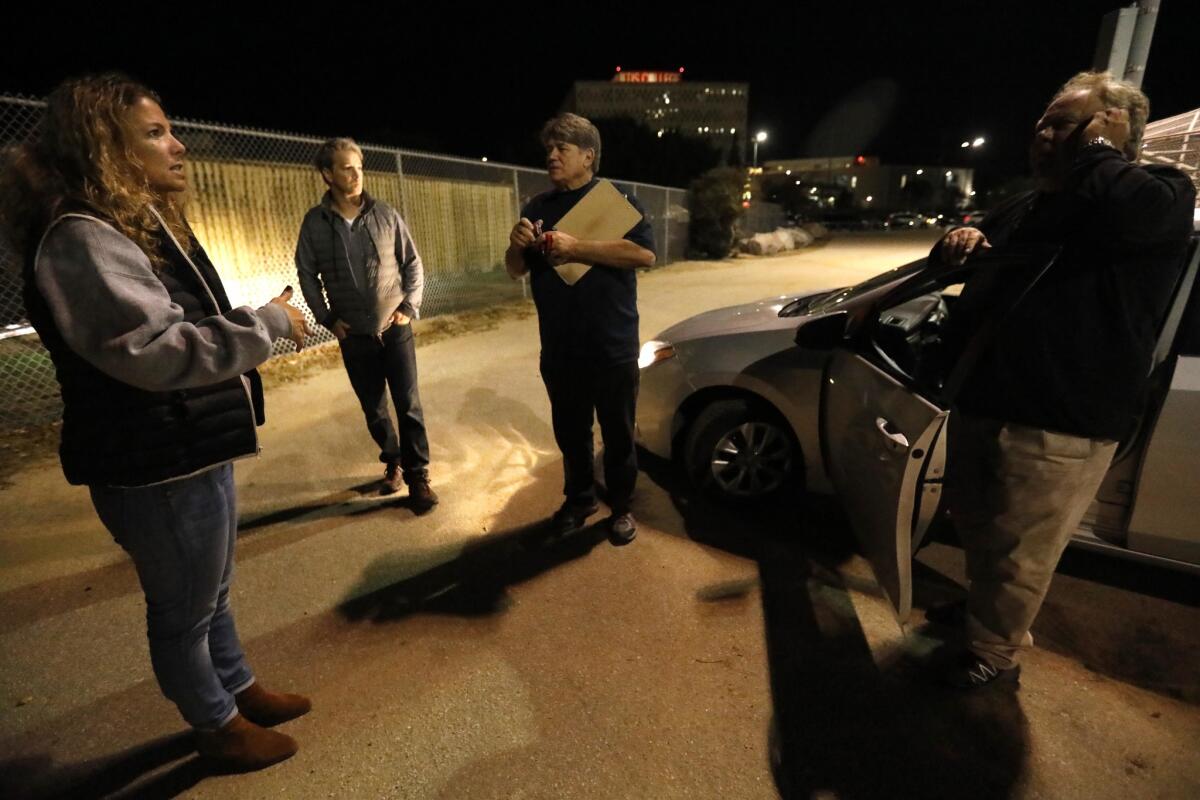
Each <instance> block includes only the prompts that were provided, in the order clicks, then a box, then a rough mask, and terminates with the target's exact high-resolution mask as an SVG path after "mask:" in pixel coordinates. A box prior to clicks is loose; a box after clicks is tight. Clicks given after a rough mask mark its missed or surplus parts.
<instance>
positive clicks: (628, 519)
mask: <svg viewBox="0 0 1200 800" xmlns="http://www.w3.org/2000/svg"><path fill="white" fill-rule="evenodd" d="M636 538H637V520H635V519H634V518H633V514H630V513H629V512H628V511H626V512H625V513H624V514H613V515H612V516H611V517H609V518H608V541H609V542H610V543H611V544H612V545H613V546H614V547H620V546H621V545H626V544H629V543H630V542H632V541H633V540H634V539H636Z"/></svg>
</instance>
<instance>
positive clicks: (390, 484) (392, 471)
mask: <svg viewBox="0 0 1200 800" xmlns="http://www.w3.org/2000/svg"><path fill="white" fill-rule="evenodd" d="M402 482H403V481H402V480H401V478H400V465H399V464H388V465H387V471H386V472H384V473H383V485H382V486H380V487H379V494H380V495H382V496H384V497H386V496H387V495H389V494H395V493H396V492H398V491H400V484H401V483H402Z"/></svg>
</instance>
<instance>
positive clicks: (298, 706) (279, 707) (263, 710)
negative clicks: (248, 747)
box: [234, 683, 312, 728]
mask: <svg viewBox="0 0 1200 800" xmlns="http://www.w3.org/2000/svg"><path fill="white" fill-rule="evenodd" d="M234 699H236V700H237V707H238V711H240V712H242V716H244V717H245V718H246V719H248V720H250V721H251V722H253V723H254V724H255V725H261V726H263V727H264V728H270V727H271V726H273V725H278V724H279V723H281V722H287V721H288V720H289V719H295V718H296V717H302V716H304V715H305V714H307V713H308V712H309V711H311V710H312V701H311V700H309V699H308V698H307V697H305V696H304V695H300V694H283V693H282V692H269V691H267V690H266V689H264V688H263V687H262V684H260V683H252V684H250V685H249V686H248V687H246V688H245V689H243V690H242V691H240V692H238V693H237V694H236V695H234Z"/></svg>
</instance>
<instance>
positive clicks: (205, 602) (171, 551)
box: [91, 464, 254, 729]
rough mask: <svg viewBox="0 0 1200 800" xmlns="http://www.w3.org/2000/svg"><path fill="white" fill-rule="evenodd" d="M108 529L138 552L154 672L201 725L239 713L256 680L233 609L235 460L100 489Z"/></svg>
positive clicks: (96, 491)
mask: <svg viewBox="0 0 1200 800" xmlns="http://www.w3.org/2000/svg"><path fill="white" fill-rule="evenodd" d="M91 493H92V504H93V505H94V506H95V508H96V513H97V514H99V515H100V521H101V522H103V523H104V526H105V527H106V528H108V531H109V533H111V534H112V536H113V538H114V539H115V540H116V541H117V544H119V545H121V547H122V548H124V549H125V551H126V552H127V553H129V555H130V556H131V557H132V558H133V564H134V566H135V567H136V568H137V574H138V580H140V581H141V584H142V591H143V592H144V593H145V595H146V632H147V635H148V637H149V639H150V661H151V663H152V665H153V666H154V677H155V678H157V679H158V685H159V687H160V688H161V689H162V692H163V694H164V695H166V696H167V699H169V700H171V701H172V702H173V703H175V705H176V706H178V707H179V713H180V714H182V715H183V718H184V719H185V720H187V722H188V723H189V724H190V725H192V726H193V727H196V728H207V729H212V728H218V727H220V726H222V725H224V724H225V723H226V722H228V721H229V720H230V719H232V718H233V716H234V715H235V714H236V713H237V704H236V702H235V701H234V697H233V696H234V694H235V693H237V692H240V691H242V690H243V689H245V688H246V687H248V686H250V684H252V683H254V673H252V672H251V671H250V667H249V666H248V665H247V664H246V654H245V653H243V652H242V644H241V642H240V641H238V635H237V630H236V629H235V628H234V624H233V612H232V611H231V610H230V608H229V584H230V582H231V581H232V579H233V548H234V542H235V541H236V539H237V502H236V497H235V494H234V486H233V466H232V465H230V464H225V465H224V466H220V467H217V468H215V469H211V470H208V471H207V472H203V473H201V474H199V475H194V476H192V477H190V478H183V479H180V480H177V481H171V482H169V483H162V484H158V485H155V486H145V487H139V488H134V489H120V488H113V487H106V486H93V487H91Z"/></svg>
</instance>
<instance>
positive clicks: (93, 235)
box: [34, 214, 291, 392]
mask: <svg viewBox="0 0 1200 800" xmlns="http://www.w3.org/2000/svg"><path fill="white" fill-rule="evenodd" d="M34 274H35V276H36V281H37V288H38V290H39V291H40V292H41V294H42V296H43V297H44V298H45V299H46V304H47V305H48V306H49V308H50V312H51V314H52V315H53V316H54V322H55V324H56V325H57V326H58V330H59V331H60V332H61V333H62V337H63V339H64V341H65V342H66V343H67V345H68V346H69V347H70V348H71V350H73V351H74V352H75V353H76V354H77V355H79V356H81V357H82V358H83V359H84V360H86V361H87V362H88V363H90V364H91V365H92V366H94V367H96V368H97V369H98V370H100V371H101V372H104V373H106V374H107V375H110V376H112V377H113V378H116V379H117V380H119V381H123V382H125V383H128V384H130V385H131V386H136V387H138V388H139V389H146V390H149V391H160V392H161V391H171V390H174V389H190V388H193V387H197V386H207V385H209V384H213V383H218V382H220V381H223V380H226V379H228V378H233V377H236V376H238V375H241V374H242V373H245V372H248V371H249V370H251V369H253V368H254V367H256V366H258V365H259V364H261V363H262V362H264V361H266V360H267V359H268V358H270V356H271V342H272V341H273V340H274V339H279V338H283V337H286V336H288V334H289V333H290V332H291V322H290V321H289V320H288V316H287V312H286V311H284V310H283V307H282V306H280V305H277V304H274V303H267V304H266V305H264V306H261V307H260V308H258V309H252V308H250V307H248V306H242V307H240V308H235V309H233V310H232V311H229V312H227V313H225V314H221V315H219V316H213V317H207V318H205V319H203V320H201V321H200V322H198V323H196V324H192V323H189V322H186V321H185V320H184V314H183V309H182V308H180V307H179V306H178V305H175V304H174V303H172V302H171V296H170V295H169V294H168V293H167V290H166V287H164V286H163V284H162V281H160V280H159V279H158V278H157V277H155V275H154V270H153V269H152V268H151V266H150V259H149V258H147V257H146V254H145V253H143V252H142V251H141V250H140V249H139V248H138V246H137V245H136V244H134V243H133V242H132V241H131V240H130V239H128V238H127V237H125V236H123V235H122V234H121V233H120V232H118V231H117V229H116V228H114V227H112V226H111V225H109V224H108V223H107V222H104V221H102V220H100V219H97V218H95V217H89V216H85V215H81V214H72V215H69V216H66V217H63V218H62V219H61V220H60V221H59V222H57V223H56V224H55V225H53V226H52V227H51V228H50V230H49V231H47V233H46V235H45V237H44V238H43V240H42V243H41V247H40V248H39V250H38V253H37V256H36V258H35V262H34Z"/></svg>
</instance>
